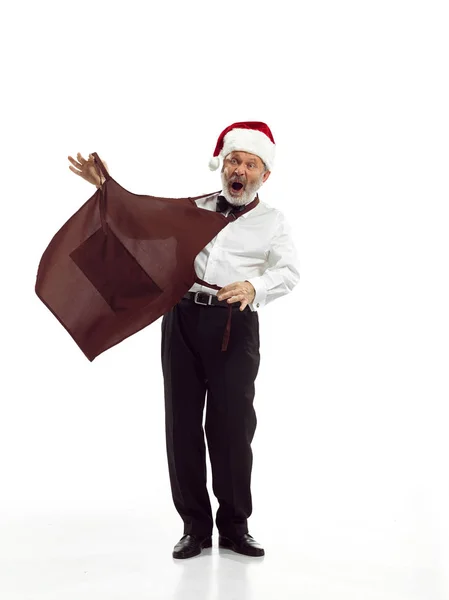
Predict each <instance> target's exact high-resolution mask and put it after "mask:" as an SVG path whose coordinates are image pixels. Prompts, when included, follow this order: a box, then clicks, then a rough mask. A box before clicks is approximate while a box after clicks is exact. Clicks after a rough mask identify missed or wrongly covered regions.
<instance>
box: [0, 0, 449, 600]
mask: <svg viewBox="0 0 449 600" xmlns="http://www.w3.org/2000/svg"><path fill="white" fill-rule="evenodd" d="M1 21H2V24H1V25H0V27H1V36H0V37H1V39H2V42H1V46H2V72H3V76H2V80H3V86H2V87H3V92H2V97H1V104H2V109H1V117H0V118H1V121H2V123H1V132H2V133H1V141H2V143H1V145H0V159H1V170H2V176H1V192H2V193H1V196H2V213H1V214H2V220H3V233H2V236H1V243H2V252H1V270H2V293H1V302H2V317H3V318H2V328H1V332H2V334H1V340H2V348H3V353H2V355H3V358H2V377H1V382H2V392H1V415H0V452H1V474H0V477H1V480H0V486H1V493H0V521H1V526H2V532H3V533H2V535H1V541H0V559H1V560H0V571H2V573H3V578H2V579H0V592H1V595H2V596H3V597H5V600H6V598H8V600H15V599H16V598H17V599H18V598H20V599H22V598H23V599H25V598H26V599H33V600H34V599H35V598H39V599H40V598H45V599H46V600H52V599H53V598H55V599H56V598H57V599H58V600H66V599H72V598H74V599H75V598H76V599H78V598H80V597H81V596H82V595H84V597H89V598H90V597H92V598H95V599H96V600H98V599H99V598H107V599H110V598H129V597H133V599H136V598H139V599H140V598H146V599H149V598H158V599H161V600H162V599H164V598H181V597H182V598H187V597H188V598H190V597H196V598H199V599H201V598H208V599H209V598H211V599H215V598H220V599H221V598H222V599H224V598H234V597H235V598H238V599H239V600H240V599H246V598H254V599H257V600H259V599H261V598H265V597H266V598H274V597H275V596H276V597H279V598H288V599H289V598H300V597H301V598H303V599H309V598H314V599H315V598H326V599H329V598H340V597H341V598H344V599H345V600H348V599H352V598H357V599H360V598H364V599H366V598H368V599H370V598H376V599H377V598H379V599H381V598H382V600H385V599H387V600H389V599H392V600H393V599H394V600H399V599H401V600H402V599H411V598H422V599H426V600H428V599H432V600H440V599H443V598H444V599H446V598H448V597H449V575H448V565H449V516H448V511H447V506H449V481H448V451H449V440H448V433H447V432H448V417H447V404H448V400H449V397H448V396H449V395H448V391H449V390H448V387H449V386H448V374H447V371H448V334H449V327H448V325H449V319H448V306H449V298H448V256H449V248H448V234H447V230H448V216H449V210H448V154H449V135H448V134H449V117H448V107H449V85H448V56H449V48H448V46H449V44H448V35H447V32H448V26H449V23H448V16H447V3H445V2H432V1H429V0H427V1H426V2H424V1H423V2H418V1H413V0H408V1H407V2H405V1H403V2H401V1H397V0H389V1H383V0H377V1H376V2H364V1H358V2H356V1H352V2H351V1H348V0H345V1H341V2H335V1H321V0H317V1H313V2H312V1H309V2H296V3H295V2H291V1H289V2H286V1H278V2H275V3H267V2H261V1H257V2H236V1H229V2H220V3H219V2H213V1H211V0H209V2H202V1H198V0H192V1H184V2H181V1H177V2H166V3H163V2H132V1H128V2H120V3H116V2H93V1H91V2H85V1H83V2H71V3H69V2H58V3H56V2H54V3H51V2H33V3H31V2H15V3H10V5H9V6H8V8H7V9H6V11H5V10H4V11H3V16H2V19H1ZM242 120H261V121H265V122H266V123H268V124H269V126H270V127H271V129H272V131H273V135H274V138H275V141H276V144H277V157H276V165H275V168H274V170H273V172H272V175H271V177H270V179H269V181H268V182H267V183H266V185H265V186H264V187H263V188H262V189H261V190H260V197H261V199H263V200H264V201H265V202H267V203H268V204H270V205H272V206H275V207H277V208H279V209H280V210H281V211H283V212H284V214H285V216H286V217H287V219H288V221H289V223H290V224H291V226H292V229H293V231H294V236H295V243H296V245H297V248H298V253H299V256H300V274H301V279H300V282H299V284H298V286H297V287H296V288H295V289H294V290H293V292H292V293H291V294H289V295H287V296H284V297H283V298H280V299H278V300H277V301H275V302H273V303H272V304H270V305H268V306H266V307H265V308H264V309H261V310H260V312H259V320H260V337H261V365H260V371H259V375H258V378H257V380H256V399H255V407H256V413H257V417H258V427H257V430H256V434H255V438H254V442H253V451H254V468H253V485H252V490H253V505H254V512H253V516H252V517H251V519H250V521H249V527H250V533H253V535H254V537H255V538H256V539H257V540H258V541H260V542H261V543H262V544H263V545H264V546H265V549H266V553H267V554H266V557H265V559H264V561H263V562H259V563H256V562H254V560H253V561H251V559H245V558H243V557H242V558H241V559H239V558H238V557H237V555H234V556H235V557H236V558H235V560H234V561H233V562H232V561H230V560H229V558H228V560H227V562H226V561H225V558H226V557H225V556H219V555H216V554H212V555H211V556H201V557H200V558H198V559H192V560H191V561H173V560H172V559H171V551H172V548H173V545H174V544H175V542H176V541H177V540H178V539H179V537H180V536H181V534H182V522H181V519H180V517H179V516H178V514H177V513H176V511H175V509H174V507H173V504H172V500H171V493H170V486H169V479H168V470H167V464H166V454H165V438H164V411H163V380H162V370H161V364H160V320H158V321H157V322H155V323H154V324H152V325H151V326H149V327H148V328H146V329H144V330H143V331H141V332H139V333H137V334H136V335H134V336H132V337H131V338H129V339H127V340H125V341H124V342H122V343H121V344H119V345H118V346H116V347H114V348H112V349H110V350H108V351H107V352H105V353H104V354H102V355H101V356H99V357H98V358H97V359H95V361H94V362H92V363H90V362H89V361H88V360H87V359H86V357H85V356H84V355H83V353H82V352H81V350H80V349H79V348H78V347H77V345H76V344H75V342H74V341H73V340H72V338H71V337H70V336H69V334H68V333H67V332H66V331H65V330H64V329H63V327H62V326H61V325H60V324H59V323H58V321H57V320H56V319H55V317H54V316H53V315H52V314H51V313H50V311H49V310H48V309H47V308H46V307H45V306H44V305H43V303H41V302H40V301H39V299H38V298H37V296H36V295H35V292H34V284H35V278H36V273H37V267H38V264H39V260H40V257H41V255H42V253H43V252H44V250H45V248H46V246H47V245H48V243H49V242H50V240H51V238H52V237H53V235H54V234H55V233H56V231H57V230H58V229H59V228H60V227H61V226H62V225H63V224H64V223H65V221H66V220H67V219H68V218H69V217H70V216H71V215H72V214H73V213H74V212H75V211H76V210H77V209H78V208H79V207H80V206H81V205H82V204H83V203H84V202H85V201H86V200H87V199H88V198H89V197H90V196H91V195H92V194H93V193H94V191H95V188H93V186H91V185H90V184H88V183H87V182H85V181H84V180H82V179H81V178H80V177H77V176H76V175H75V174H73V173H72V172H71V171H70V170H69V168H68V167H69V164H70V163H69V161H68V159H67V156H68V155H71V156H73V157H75V156H76V153H77V152H81V153H82V154H83V156H84V157H86V158H87V156H88V154H89V153H91V152H97V153H98V154H99V155H100V157H101V158H104V159H105V160H106V162H107V163H108V166H109V170H110V172H111V175H112V176H113V177H114V179H116V180H117V181H118V182H119V183H120V184H121V185H123V186H124V187H125V188H127V189H128V190H130V191H133V192H134V193H142V194H151V195H160V196H167V197H174V196H175V197H183V196H196V195H199V194H203V193H207V192H214V191H216V190H218V189H220V186H221V182H220V176H219V172H218V171H217V172H215V173H212V172H210V171H209V169H208V161H209V158H210V157H211V156H212V153H213V150H214V147H215V143H216V140H217V137H218V135H219V133H220V132H221V131H222V129H224V128H225V127H226V126H228V125H229V124H230V123H233V122H235V121H242ZM211 497H212V499H213V502H215V498H213V495H212V492H211ZM213 507H214V508H216V503H213ZM134 534H135V537H133V535H134ZM126 536H129V537H126ZM139 536H140V537H139ZM214 543H216V540H214ZM95 544H96V546H95ZM126 544H128V545H126ZM93 547H95V548H97V550H93V549H92V548H93ZM123 548H126V549H127V553H126V552H125V554H126V556H124V555H123ZM147 554H149V555H150V556H151V560H150V561H148V563H147V562H146V557H147ZM133 561H135V562H133ZM195 561H196V562H195ZM199 561H202V562H201V563H200V562H199ZM239 561H240V562H239ZM245 561H246V562H245ZM180 562H181V563H182V565H181V566H180ZM198 564H201V565H202V569H201V570H197V571H195V569H198V567H197V566H195V567H194V566H191V567H189V566H188V565H198ZM256 564H257V566H255V565H256ZM99 565H101V569H100V568H99ZM143 565H145V566H143ZM212 565H213V569H212ZM223 565H224V566H223ZM181 569H182V570H181ZM189 569H191V571H189ZM236 569H237V571H235V570H236ZM239 569H240V570H239ZM189 593H191V594H192V596H189V595H188V594H189ZM89 594H91V595H89ZM265 594H266V595H265Z"/></svg>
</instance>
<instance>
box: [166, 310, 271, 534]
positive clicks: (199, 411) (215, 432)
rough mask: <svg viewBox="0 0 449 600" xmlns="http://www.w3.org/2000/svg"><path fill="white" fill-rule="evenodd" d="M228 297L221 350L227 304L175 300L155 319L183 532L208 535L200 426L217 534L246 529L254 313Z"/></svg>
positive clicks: (172, 481)
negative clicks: (226, 335) (215, 502)
mask: <svg viewBox="0 0 449 600" xmlns="http://www.w3.org/2000/svg"><path fill="white" fill-rule="evenodd" d="M239 307H240V302H235V303H233V308H232V310H233V313H232V323H231V335H230V339H229V344H228V348H227V350H226V352H222V351H221V343H222V338H223V332H224V328H225V326H226V321H227V318H228V310H229V309H228V308H226V307H224V308H223V307H221V306H203V305H200V304H196V303H194V302H192V301H191V300H188V299H182V300H181V301H180V302H179V303H178V304H176V305H175V306H174V307H173V308H172V309H171V310H170V311H169V312H168V313H166V314H165V315H164V316H163V318H162V344H161V358H162V370H163V375H164V395H165V424H166V442H167V458H168V467H169V475H170V484H171V490H172V496H173V501H174V504H175V507H176V509H177V511H178V513H179V514H180V515H181V517H182V519H183V521H184V534H186V533H190V534H196V535H201V536H203V535H204V536H206V535H211V533H212V529H213V516H212V509H211V503H210V498H209V494H208V492H207V488H206V446H205V439H204V429H203V412H204V406H205V399H206V395H207V408H206V419H205V433H206V438H207V445H208V449H209V457H210V462H211V470H212V489H213V492H214V494H215V496H216V498H217V500H218V502H219V508H218V511H217V515H216V521H215V522H216V525H217V529H218V531H219V532H220V533H221V534H222V535H231V536H232V535H241V534H244V533H248V524H247V519H248V517H249V516H250V515H251V512H252V499H251V489H250V485H251V470H252V464H253V455H252V450H251V442H252V439H253V436H254V432H255V430H256V424H257V419H256V413H255V410H254V406H253V401H254V394H255V385H254V382H255V379H256V376H257V372H258V370H259V362H260V355H259V317H258V314H257V312H252V311H251V310H250V309H249V307H248V306H247V307H246V308H245V310H243V311H240V309H239Z"/></svg>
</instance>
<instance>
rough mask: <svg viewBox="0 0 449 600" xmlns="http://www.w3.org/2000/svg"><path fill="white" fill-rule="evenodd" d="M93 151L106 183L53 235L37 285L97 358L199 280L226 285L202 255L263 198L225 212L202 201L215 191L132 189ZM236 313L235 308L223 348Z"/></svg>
mask: <svg viewBox="0 0 449 600" xmlns="http://www.w3.org/2000/svg"><path fill="white" fill-rule="evenodd" d="M93 156H94V159H95V165H96V166H97V168H98V170H99V174H100V173H102V174H103V176H104V177H105V178H106V181H104V183H103V184H102V186H101V187H100V188H99V189H97V191H96V192H95V194H94V195H93V196H92V197H91V198H89V200H88V201H87V202H86V203H85V204H83V206H81V208H80V209H79V210H78V211H77V212H76V213H75V214H74V215H73V216H72V217H70V219H69V220H68V221H67V222H66V223H65V224H64V225H63V226H62V227H61V229H60V230H59V231H58V232H57V233H56V235H55V236H54V237H53V239H52V240H51V242H50V244H49V245H48V247H47V248H46V250H45V252H44V254H43V255H42V258H41V260H40V263H39V268H38V272H37V277H36V285H35V291H36V294H37V296H38V297H39V298H40V299H41V300H42V302H43V303H44V304H45V305H46V306H47V308H49V310H50V311H51V312H52V313H53V314H54V315H55V317H56V318H57V319H58V320H59V321H60V323H61V324H62V325H63V326H64V327H65V329H66V330H67V331H68V332H69V333H70V335H71V336H72V337H73V339H74V340H75V342H76V343H77V344H78V346H79V347H80V348H81V350H82V351H83V352H84V354H85V355H86V356H87V358H88V359H89V360H90V361H93V360H94V358H96V357H97V356H98V355H99V354H101V353H102V352H104V351H105V350H107V349H108V348H111V347H112V346H115V345H116V344H118V343H119V342H121V341H122V340H124V339H125V338H127V337H129V336H131V335H133V334H134V333H136V332H137V331H140V330H141V329H143V328H144V327H146V326H147V325H150V324H151V323H153V321H155V320H156V319H158V318H159V317H161V316H162V315H163V314H165V313H166V312H168V311H169V310H170V309H171V308H172V307H173V306H174V305H175V304H177V303H178V302H179V301H180V300H181V298H182V297H183V296H184V294H185V293H186V292H187V291H188V290H189V289H190V288H191V287H192V285H193V284H194V283H195V282H198V283H200V284H202V285H205V286H207V287H210V288H212V289H215V290H219V289H221V287H223V286H218V285H216V284H210V283H207V282H205V281H203V280H201V279H199V278H198V277H197V275H196V273H195V269H194V261H195V257H196V256H197V254H198V253H199V252H200V251H201V250H202V249H203V248H204V247H205V246H206V245H207V244H208V243H209V242H210V241H211V240H212V239H213V238H214V237H215V236H216V235H217V234H218V233H219V232H220V231H221V230H222V229H223V228H224V227H226V225H227V224H228V223H230V222H231V221H233V220H234V219H236V218H238V217H239V216H241V215H242V214H244V213H246V212H248V211H249V210H251V209H253V208H254V207H255V206H256V205H257V204H258V203H259V198H258V197H256V198H255V199H254V200H253V201H252V202H251V203H250V204H248V205H247V206H246V208H245V209H244V210H243V211H241V212H238V213H235V214H234V213H231V214H230V215H229V216H228V217H225V216H224V215H223V214H222V213H219V212H213V211H210V210H205V209H201V208H199V207H198V206H197V205H196V204H195V199H197V198H205V197H207V196H211V195H213V194H204V195H203V196H197V197H196V198H158V197H156V196H146V195H141V194H133V193H132V192H128V191H127V190H125V189H124V188H123V187H122V186H121V185H120V184H118V183H117V182H116V181H115V180H114V179H113V178H112V177H111V176H110V175H109V173H108V172H107V171H106V169H105V167H104V165H103V163H102V162H101V160H100V158H99V156H98V154H97V153H96V152H94V153H93ZM229 283H231V282H229ZM210 310H214V309H210ZM231 315H232V305H229V316H228V322H227V324H226V329H225V332H224V336H223V344H222V348H221V349H222V350H223V351H225V350H226V349H227V346H228V340H229V335H230V326H231Z"/></svg>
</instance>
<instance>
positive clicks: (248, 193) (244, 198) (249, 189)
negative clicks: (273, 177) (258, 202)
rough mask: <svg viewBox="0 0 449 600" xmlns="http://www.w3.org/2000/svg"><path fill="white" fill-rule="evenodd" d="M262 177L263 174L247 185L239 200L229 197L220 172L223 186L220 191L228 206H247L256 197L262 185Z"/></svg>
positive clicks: (222, 173)
mask: <svg viewBox="0 0 449 600" xmlns="http://www.w3.org/2000/svg"><path fill="white" fill-rule="evenodd" d="M262 177H263V174H262V175H261V176H260V178H259V180H258V181H255V182H254V183H252V184H251V185H248V184H247V186H246V189H245V191H244V192H243V194H242V195H241V196H240V198H235V197H234V196H231V194H230V193H229V187H228V182H227V180H226V177H225V174H224V172H223V171H222V172H221V183H222V184H223V189H222V191H221V193H222V195H223V196H224V197H225V198H226V200H227V201H228V202H229V203H230V204H233V205H234V206H244V205H245V204H249V203H250V202H252V200H254V198H255V197H256V193H257V191H258V190H259V189H260V187H261V186H262V184H263V181H262Z"/></svg>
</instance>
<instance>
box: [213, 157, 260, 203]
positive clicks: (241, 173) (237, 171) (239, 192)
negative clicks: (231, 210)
mask: <svg viewBox="0 0 449 600" xmlns="http://www.w3.org/2000/svg"><path fill="white" fill-rule="evenodd" d="M269 176H270V171H265V167H264V164H263V162H262V160H261V159H260V158H259V157H258V156H256V155H255V154H250V153H249V152H243V151H240V150H239V151H237V150H235V151H234V152H231V153H230V154H228V155H227V156H226V158H225V159H224V161H223V168H222V170H221V180H222V183H223V195H224V197H225V198H226V199H227V200H228V202H231V203H232V204H236V205H237V206H241V205H243V204H248V202H251V201H252V200H253V198H254V197H255V195H256V192H257V190H258V189H259V188H260V186H261V185H262V184H263V183H265V181H266V180H267V179H268V177H269Z"/></svg>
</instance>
